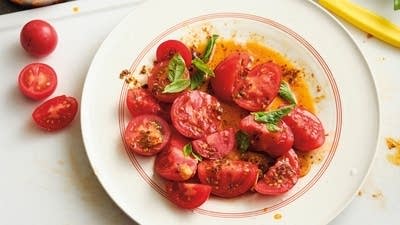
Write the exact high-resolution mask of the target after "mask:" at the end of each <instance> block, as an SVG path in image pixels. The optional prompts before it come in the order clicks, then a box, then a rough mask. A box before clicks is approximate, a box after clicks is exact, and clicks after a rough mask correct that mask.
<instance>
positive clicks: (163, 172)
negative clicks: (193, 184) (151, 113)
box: [154, 131, 197, 181]
mask: <svg viewBox="0 0 400 225" xmlns="http://www.w3.org/2000/svg"><path fill="white" fill-rule="evenodd" d="M189 142H190V141H189V140H188V139H186V138H185V137H183V136H182V135H181V134H179V133H178V132H176V131H174V132H172V135H171V140H170V141H169V143H168V144H167V146H166V147H165V149H164V150H162V151H161V153H160V154H158V155H157V157H156V159H155V162H154V169H155V171H156V173H157V174H158V175H160V176H161V177H163V178H165V179H167V180H171V181H185V180H188V179H190V178H192V177H193V176H194V175H195V174H196V171H197V159H195V158H193V157H192V156H185V155H184V154H183V147H184V146H185V145H186V144H188V143H189Z"/></svg>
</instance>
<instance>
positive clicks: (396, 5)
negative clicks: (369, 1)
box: [394, 0, 400, 10]
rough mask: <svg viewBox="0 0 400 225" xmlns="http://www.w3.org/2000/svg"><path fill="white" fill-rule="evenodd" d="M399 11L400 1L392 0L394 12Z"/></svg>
mask: <svg viewBox="0 0 400 225" xmlns="http://www.w3.org/2000/svg"><path fill="white" fill-rule="evenodd" d="M398 9H400V0H394V10H398Z"/></svg>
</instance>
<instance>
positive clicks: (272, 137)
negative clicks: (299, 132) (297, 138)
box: [239, 115, 294, 157]
mask: <svg viewBox="0 0 400 225" xmlns="http://www.w3.org/2000/svg"><path fill="white" fill-rule="evenodd" d="M239 127H240V130H242V131H244V132H245V133H247V134H248V135H249V138H250V148H251V149H252V150H255V151H262V152H266V153H268V154H269V155H270V156H272V157H278V156H281V155H283V154H285V153H286V152H288V151H289V150H290V149H291V148H292V147H293V141H294V136H293V133H292V131H291V129H290V128H289V127H288V125H286V124H285V123H284V122H283V121H280V122H278V124H277V127H278V128H279V130H277V131H275V132H273V131H269V130H268V129H267V126H266V125H265V124H263V123H258V122H256V121H255V120H254V116H253V115H249V116H246V117H245V118H243V119H242V120H241V121H240V124H239Z"/></svg>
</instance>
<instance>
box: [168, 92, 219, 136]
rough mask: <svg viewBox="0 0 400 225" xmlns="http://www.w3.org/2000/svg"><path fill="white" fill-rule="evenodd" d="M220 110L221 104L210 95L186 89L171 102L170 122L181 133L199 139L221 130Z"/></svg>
mask: <svg viewBox="0 0 400 225" xmlns="http://www.w3.org/2000/svg"><path fill="white" fill-rule="evenodd" d="M222 111H223V109H222V106H221V104H220V103H219V102H218V100H217V99H216V98H215V97H213V96H212V95H210V94H207V93H205V92H202V91H188V92H186V93H184V94H182V95H181V96H179V97H178V98H177V99H176V100H175V101H174V103H173V104H172V107H171V119H172V124H173V125H174V127H175V128H176V130H178V131H179V132H180V133H181V134H182V135H184V136H186V137H188V138H193V139H200V138H202V137H205V136H207V135H209V134H212V133H215V132H218V131H220V130H221V128H222V119H221V115H222Z"/></svg>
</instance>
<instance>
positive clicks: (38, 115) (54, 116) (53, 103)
mask: <svg viewBox="0 0 400 225" xmlns="http://www.w3.org/2000/svg"><path fill="white" fill-rule="evenodd" d="M77 111H78V102H77V101H76V99H75V98H74V97H69V96H65V95H61V96H57V97H54V98H52V99H49V100H47V101H45V102H43V103H42V104H41V105H39V106H38V107H37V108H36V109H35V111H33V113H32V118H33V120H34V121H35V123H36V124H37V125H38V126H39V127H40V128H43V129H45V130H46V131H56V130H60V129H62V128H64V127H66V126H68V125H69V124H70V123H71V122H72V120H73V119H74V118H75V115H76V112H77Z"/></svg>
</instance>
